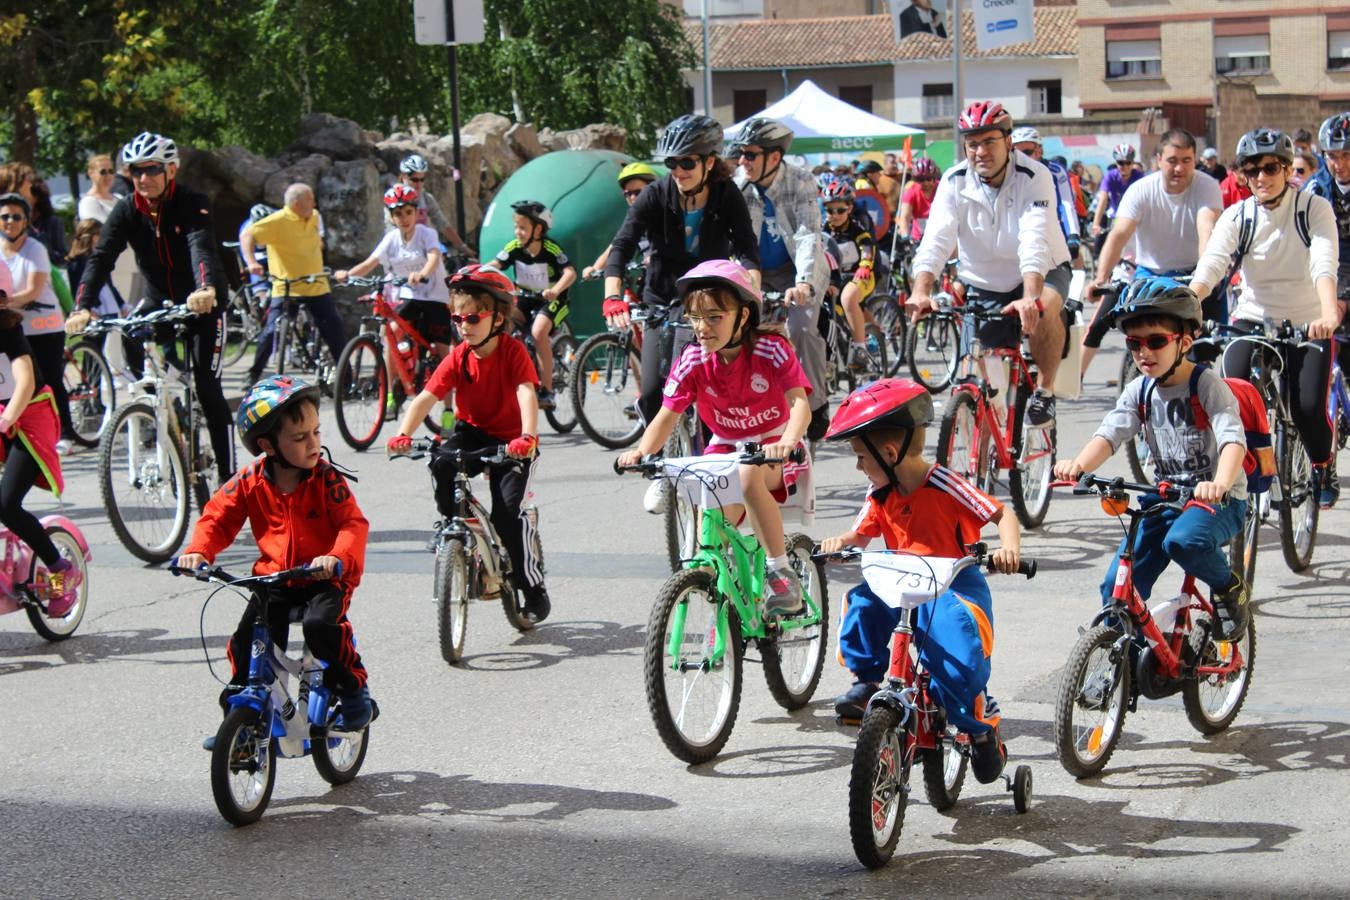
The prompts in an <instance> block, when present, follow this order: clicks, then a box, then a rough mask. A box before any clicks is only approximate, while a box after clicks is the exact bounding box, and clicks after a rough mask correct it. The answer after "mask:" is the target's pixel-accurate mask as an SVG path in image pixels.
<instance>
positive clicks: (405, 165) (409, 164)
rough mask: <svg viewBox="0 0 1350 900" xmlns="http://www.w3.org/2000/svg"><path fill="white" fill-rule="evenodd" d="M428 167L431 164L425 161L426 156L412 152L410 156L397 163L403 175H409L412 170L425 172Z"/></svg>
mask: <svg viewBox="0 0 1350 900" xmlns="http://www.w3.org/2000/svg"><path fill="white" fill-rule="evenodd" d="M430 168H431V166H430V164H428V163H427V161H426V158H425V157H424V156H422V155H421V154H419V153H414V154H413V155H412V156H410V157H408V158H407V159H405V160H404V161H403V162H401V163H399V164H398V170H399V171H400V172H402V173H403V174H404V175H411V174H412V173H414V172H425V171H427V170H428V169H430Z"/></svg>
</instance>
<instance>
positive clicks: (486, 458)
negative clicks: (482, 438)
mask: <svg viewBox="0 0 1350 900" xmlns="http://www.w3.org/2000/svg"><path fill="white" fill-rule="evenodd" d="M443 444H444V442H443V441H440V440H438V439H436V438H414V439H413V442H412V445H411V446H410V447H409V452H407V453H389V458H390V459H423V458H425V457H426V455H427V454H428V453H432V452H434V451H436V450H437V449H438V448H439V449H440V452H441V453H444V454H448V455H450V456H453V457H454V458H455V461H456V462H460V463H462V462H464V460H466V459H473V460H477V461H478V462H481V463H483V464H484V465H485V466H487V467H488V468H491V469H504V468H509V467H511V466H517V465H520V463H522V462H524V460H521V459H517V458H516V457H514V456H507V455H506V445H505V444H498V445H497V446H495V447H483V448H479V449H477V450H465V449H461V448H459V447H454V448H451V447H445V446H443Z"/></svg>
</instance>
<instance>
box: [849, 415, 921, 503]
mask: <svg viewBox="0 0 1350 900" xmlns="http://www.w3.org/2000/svg"><path fill="white" fill-rule="evenodd" d="M858 440H860V441H862V442H863V446H864V447H866V448H867V452H868V453H870V454H872V459H874V460H876V463H877V465H879V466H881V470H882V471H883V472H885V473H886V481H887V485H886V487H887V489H890V488H898V487H900V479H899V478H898V477H896V474H895V465H892V464H891V463H888V462H886V457H885V456H883V455H882V453H881V450H880V449H878V447H877V445H876V444H874V443H872V439H871V438H870V437H868V436H867V432H865V431H864V432H863V433H862V434H860V435H858ZM913 440H914V429H913V428H910V429H909V430H908V433H907V434H906V435H905V442H904V444H902V445H901V446H900V456H899V457H898V458H897V459H896V461H895V463H896V465H898V464H899V462H900V460H902V459H904V458H905V457H906V456H908V455H909V445H910V442H911V441H913Z"/></svg>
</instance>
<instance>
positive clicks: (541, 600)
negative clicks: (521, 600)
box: [520, 584, 553, 625]
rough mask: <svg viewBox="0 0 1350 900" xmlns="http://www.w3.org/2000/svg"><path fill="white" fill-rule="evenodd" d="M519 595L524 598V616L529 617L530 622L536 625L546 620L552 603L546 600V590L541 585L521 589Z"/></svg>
mask: <svg viewBox="0 0 1350 900" xmlns="http://www.w3.org/2000/svg"><path fill="white" fill-rule="evenodd" d="M520 593H521V594H522V595H523V596H524V597H525V615H527V616H529V617H530V621H531V622H533V623H535V624H536V625H538V624H539V623H540V622H542V621H544V620H545V619H547V618H548V614H549V613H550V612H551V611H552V609H553V603H552V602H551V601H550V600H549V599H548V590H547V589H546V588H545V587H544V586H543V585H542V584H538V585H535V586H533V587H525V588H521V590H520Z"/></svg>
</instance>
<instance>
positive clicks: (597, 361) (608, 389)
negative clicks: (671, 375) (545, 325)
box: [571, 331, 642, 450]
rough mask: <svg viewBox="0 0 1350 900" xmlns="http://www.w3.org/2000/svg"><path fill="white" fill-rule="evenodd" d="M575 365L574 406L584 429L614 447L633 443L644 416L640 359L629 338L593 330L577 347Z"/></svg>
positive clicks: (622, 446)
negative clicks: (641, 413) (639, 402)
mask: <svg viewBox="0 0 1350 900" xmlns="http://www.w3.org/2000/svg"><path fill="white" fill-rule="evenodd" d="M572 369H573V375H572V384H571V388H572V409H573V410H574V411H575V413H576V417H577V422H579V423H580V424H581V430H582V431H584V432H585V433H586V436H587V437H589V438H590V439H591V440H593V441H595V442H596V443H597V444H599V445H600V446H601V447H605V448H607V449H610V450H622V449H623V448H624V447H628V446H631V445H632V443H633V442H634V441H636V440H637V439H638V438H639V437H641V436H642V418H641V417H640V416H639V415H638V409H637V398H638V376H637V369H636V359H635V357H633V356H632V355H631V354H630V352H629V349H628V346H627V342H626V341H625V340H624V339H623V338H622V337H620V336H619V335H617V334H613V333H611V332H608V331H605V332H601V333H599V334H593V335H591V336H590V337H588V338H587V339H586V340H585V341H584V342H582V344H581V346H580V347H579V348H578V349H577V354H576V362H575V364H574V365H573V367H572Z"/></svg>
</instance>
